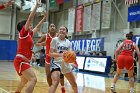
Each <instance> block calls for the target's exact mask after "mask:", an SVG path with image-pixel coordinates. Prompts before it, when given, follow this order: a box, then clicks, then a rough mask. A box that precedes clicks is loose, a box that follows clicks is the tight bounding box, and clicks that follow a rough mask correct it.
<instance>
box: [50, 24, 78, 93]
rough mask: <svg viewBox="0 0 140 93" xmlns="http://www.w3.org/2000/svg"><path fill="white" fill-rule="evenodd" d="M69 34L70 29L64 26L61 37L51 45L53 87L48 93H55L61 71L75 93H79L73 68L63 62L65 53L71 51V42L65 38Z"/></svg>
mask: <svg viewBox="0 0 140 93" xmlns="http://www.w3.org/2000/svg"><path fill="white" fill-rule="evenodd" d="M67 32H68V29H67V28H66V27H64V26H61V27H60V29H59V36H58V37H55V38H53V39H52V42H51V45H50V56H51V57H53V60H52V62H51V73H52V74H51V78H52V85H51V87H50V88H49V92H48V93H55V91H56V89H57V86H58V84H59V79H60V70H61V72H62V73H63V74H64V76H65V77H66V78H67V80H68V81H69V83H70V84H71V86H72V89H73V91H74V93H78V88H77V84H76V79H75V76H74V74H73V72H72V67H71V65H70V64H68V63H66V62H64V60H63V54H64V53H65V51H67V50H70V49H71V43H70V41H69V40H68V39H66V38H65V36H66V35H67Z"/></svg>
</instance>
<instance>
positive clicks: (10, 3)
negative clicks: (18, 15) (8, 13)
mask: <svg viewBox="0 0 140 93" xmlns="http://www.w3.org/2000/svg"><path fill="white" fill-rule="evenodd" d="M13 3H14V2H13V0H10V1H8V2H7V3H5V4H0V10H2V9H4V8H7V7H9V6H11V5H12V4H13Z"/></svg>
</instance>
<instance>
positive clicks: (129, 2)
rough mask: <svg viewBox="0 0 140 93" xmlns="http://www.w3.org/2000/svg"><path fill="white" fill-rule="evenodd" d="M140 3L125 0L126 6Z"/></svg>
mask: <svg viewBox="0 0 140 93" xmlns="http://www.w3.org/2000/svg"><path fill="white" fill-rule="evenodd" d="M135 3H138V0H125V5H130V4H135Z"/></svg>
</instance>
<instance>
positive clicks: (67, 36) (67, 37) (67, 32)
mask: <svg viewBox="0 0 140 93" xmlns="http://www.w3.org/2000/svg"><path fill="white" fill-rule="evenodd" d="M64 27H65V26H64ZM65 28H66V31H67V33H68V28H67V27H65ZM65 38H66V39H68V36H67V35H66V36H65Z"/></svg>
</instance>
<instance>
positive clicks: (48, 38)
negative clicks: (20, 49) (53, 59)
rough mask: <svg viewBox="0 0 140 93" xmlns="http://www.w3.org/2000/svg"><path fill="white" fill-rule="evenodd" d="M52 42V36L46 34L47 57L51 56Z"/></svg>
mask: <svg viewBox="0 0 140 93" xmlns="http://www.w3.org/2000/svg"><path fill="white" fill-rule="evenodd" d="M51 41H52V37H51V36H50V34H46V55H48V54H49V51H50V43H51Z"/></svg>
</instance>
